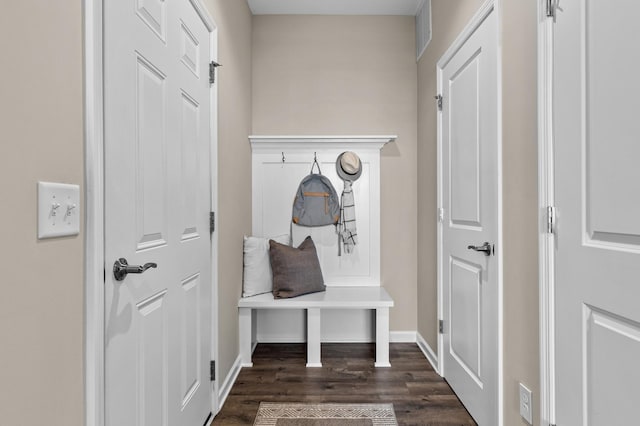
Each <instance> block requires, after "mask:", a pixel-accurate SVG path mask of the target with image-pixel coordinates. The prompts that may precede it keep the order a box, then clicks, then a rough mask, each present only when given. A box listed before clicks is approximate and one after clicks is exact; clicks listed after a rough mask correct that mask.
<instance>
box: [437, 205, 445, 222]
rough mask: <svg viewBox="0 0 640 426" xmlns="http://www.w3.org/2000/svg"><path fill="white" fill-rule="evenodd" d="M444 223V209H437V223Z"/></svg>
mask: <svg viewBox="0 0 640 426" xmlns="http://www.w3.org/2000/svg"><path fill="white" fill-rule="evenodd" d="M442 222H444V209H443V208H442V207H438V223H442Z"/></svg>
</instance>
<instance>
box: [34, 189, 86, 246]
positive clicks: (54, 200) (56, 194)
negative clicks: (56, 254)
mask: <svg viewBox="0 0 640 426" xmlns="http://www.w3.org/2000/svg"><path fill="white" fill-rule="evenodd" d="M79 233H80V186H79V185H70V184H66V183H52V182H38V238H39V239H42V238H54V237H64V236H68V235H78V234H79Z"/></svg>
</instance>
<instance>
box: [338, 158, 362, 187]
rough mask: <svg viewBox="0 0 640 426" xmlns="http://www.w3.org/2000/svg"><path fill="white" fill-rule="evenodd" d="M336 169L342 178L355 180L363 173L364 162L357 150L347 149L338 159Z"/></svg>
mask: <svg viewBox="0 0 640 426" xmlns="http://www.w3.org/2000/svg"><path fill="white" fill-rule="evenodd" d="M336 171H337V172H338V176H339V177H340V179H342V180H348V181H351V182H353V181H355V180H357V179H358V178H359V177H360V175H361V174H362V163H361V162H360V157H358V155H357V154H356V153H355V152H351V151H346V152H343V153H342V154H340V155H339V156H338V159H337V160H336Z"/></svg>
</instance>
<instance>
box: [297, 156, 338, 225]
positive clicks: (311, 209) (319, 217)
mask: <svg viewBox="0 0 640 426" xmlns="http://www.w3.org/2000/svg"><path fill="white" fill-rule="evenodd" d="M315 166H318V173H313V168H314V167H315ZM291 216H292V218H291V220H292V221H293V223H295V224H296V225H301V226H324V225H336V224H337V223H338V221H339V220H340V201H339V199H338V194H337V193H336V190H335V189H334V187H333V185H332V184H331V181H330V180H329V179H328V178H326V177H325V176H323V175H322V173H321V172H320V165H319V164H318V162H317V161H316V160H314V161H313V165H312V166H311V174H309V175H307V176H305V178H304V179H302V182H300V185H299V186H298V191H297V192H296V198H295V199H294V200H293V213H292V215H291Z"/></svg>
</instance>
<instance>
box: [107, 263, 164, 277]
mask: <svg viewBox="0 0 640 426" xmlns="http://www.w3.org/2000/svg"><path fill="white" fill-rule="evenodd" d="M157 267H158V265H157V264H156V263H153V262H149V263H145V264H144V265H129V263H128V262H127V259H125V258H123V257H121V258H120V259H118V260H116V261H115V263H114V264H113V276H114V277H115V279H116V281H122V280H124V278H125V277H126V276H127V274H141V273H143V272H144V271H146V270H147V269H149V268H157Z"/></svg>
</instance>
